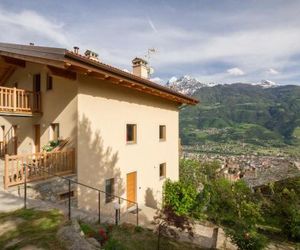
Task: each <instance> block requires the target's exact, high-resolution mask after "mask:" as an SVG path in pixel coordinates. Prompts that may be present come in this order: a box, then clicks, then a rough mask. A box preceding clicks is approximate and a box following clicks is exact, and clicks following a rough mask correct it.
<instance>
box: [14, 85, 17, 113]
mask: <svg viewBox="0 0 300 250" xmlns="http://www.w3.org/2000/svg"><path fill="white" fill-rule="evenodd" d="M13 110H14V111H15V112H16V111H17V88H16V87H14V88H13Z"/></svg>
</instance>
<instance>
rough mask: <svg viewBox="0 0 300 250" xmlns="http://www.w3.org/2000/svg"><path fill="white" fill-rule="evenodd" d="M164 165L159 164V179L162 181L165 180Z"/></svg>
mask: <svg viewBox="0 0 300 250" xmlns="http://www.w3.org/2000/svg"><path fill="white" fill-rule="evenodd" d="M166 166H167V165H166V163H161V164H159V178H160V179H164V178H166Z"/></svg>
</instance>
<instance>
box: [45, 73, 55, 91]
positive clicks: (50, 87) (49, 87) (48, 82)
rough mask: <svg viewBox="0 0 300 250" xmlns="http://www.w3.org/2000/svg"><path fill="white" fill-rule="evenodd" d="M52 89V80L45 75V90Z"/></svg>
mask: <svg viewBox="0 0 300 250" xmlns="http://www.w3.org/2000/svg"><path fill="white" fill-rule="evenodd" d="M52 88H53V78H52V76H50V75H47V85H46V89H47V90H52Z"/></svg>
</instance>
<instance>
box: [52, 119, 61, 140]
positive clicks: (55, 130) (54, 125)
mask: <svg viewBox="0 0 300 250" xmlns="http://www.w3.org/2000/svg"><path fill="white" fill-rule="evenodd" d="M50 138H51V140H52V141H58V139H59V124H58V123H52V124H51V134H50Z"/></svg>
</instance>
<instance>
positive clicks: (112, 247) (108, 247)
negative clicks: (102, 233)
mask: <svg viewBox="0 0 300 250" xmlns="http://www.w3.org/2000/svg"><path fill="white" fill-rule="evenodd" d="M104 249H105V250H125V249H126V248H125V247H124V246H123V245H122V243H121V242H120V241H118V240H116V239H113V238H110V239H109V240H108V241H107V242H106V243H105V245H104Z"/></svg>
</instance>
